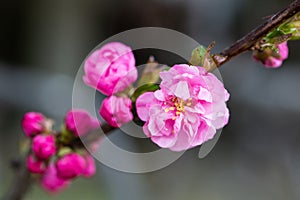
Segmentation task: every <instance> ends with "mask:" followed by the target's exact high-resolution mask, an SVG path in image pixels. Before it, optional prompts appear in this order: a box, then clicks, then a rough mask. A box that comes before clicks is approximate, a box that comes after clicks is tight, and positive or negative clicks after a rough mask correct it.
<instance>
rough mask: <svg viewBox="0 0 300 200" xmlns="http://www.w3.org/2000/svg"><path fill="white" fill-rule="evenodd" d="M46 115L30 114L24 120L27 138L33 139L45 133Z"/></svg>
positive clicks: (23, 124)
mask: <svg viewBox="0 0 300 200" xmlns="http://www.w3.org/2000/svg"><path fill="white" fill-rule="evenodd" d="M44 121H45V117H44V115H42V114H41V113H38V112H28V113H26V114H25V115H24V117H23V119H22V128H23V131H24V133H25V135H26V136H28V137H32V136H34V135H36V134H40V133H41V132H42V131H43V128H44V127H43V122H44Z"/></svg>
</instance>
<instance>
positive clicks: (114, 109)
mask: <svg viewBox="0 0 300 200" xmlns="http://www.w3.org/2000/svg"><path fill="white" fill-rule="evenodd" d="M131 104H132V103H131V100H130V99H129V98H127V97H117V96H111V97H108V98H105V99H104V100H103V102H102V105H101V107H100V110H99V113H100V115H101V116H102V117H103V119H104V120H105V121H106V122H107V123H108V124H109V125H111V126H113V127H120V126H122V125H123V124H125V123H127V122H129V121H131V120H132V119H133V115H132V113H131V106H132V105H131Z"/></svg>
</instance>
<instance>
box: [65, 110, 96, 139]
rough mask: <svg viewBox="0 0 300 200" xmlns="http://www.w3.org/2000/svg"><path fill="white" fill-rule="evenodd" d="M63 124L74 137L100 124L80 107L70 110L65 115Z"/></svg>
mask: <svg viewBox="0 0 300 200" xmlns="http://www.w3.org/2000/svg"><path fill="white" fill-rule="evenodd" d="M65 124H66V128H67V129H68V130H69V131H71V132H73V133H74V135H75V136H76V137H78V136H83V135H85V134H87V133H88V132H89V131H92V130H94V129H96V128H98V127H99V126H100V123H99V121H98V119H97V118H93V117H92V116H91V115H90V114H89V113H88V112H87V111H85V110H81V109H73V110H70V111H69V112H68V113H67V115H66V118H65Z"/></svg>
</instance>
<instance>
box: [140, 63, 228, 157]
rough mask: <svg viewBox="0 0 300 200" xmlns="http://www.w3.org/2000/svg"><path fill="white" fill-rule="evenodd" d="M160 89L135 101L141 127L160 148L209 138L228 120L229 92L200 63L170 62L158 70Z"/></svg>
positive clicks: (194, 143) (182, 146) (174, 147)
mask: <svg viewBox="0 0 300 200" xmlns="http://www.w3.org/2000/svg"><path fill="white" fill-rule="evenodd" d="M160 77H161V79H162V82H161V84H160V88H161V89H160V90H157V91H155V92H146V93H144V94H142V95H141V96H139V97H138V99H137V101H136V107H137V114H138V116H139V118H140V119H141V120H143V121H145V122H146V123H145V125H144V126H143V130H144V132H145V134H146V135H147V136H148V137H150V138H151V140H152V141H153V142H154V143H156V144H157V145H159V146H160V147H162V148H170V149H171V150H173V151H182V150H186V149H189V148H192V147H194V146H197V145H201V144H202V143H204V142H206V141H207V140H209V139H212V138H213V137H214V135H215V133H216V129H219V128H222V127H223V126H225V125H226V124H227V123H228V119H229V111H228V109H227V106H226V101H227V100H228V99H229V93H228V92H227V90H226V89H225V88H224V86H223V84H222V82H220V81H219V80H218V79H217V78H216V76H215V75H214V74H212V73H208V72H206V70H205V69H204V68H202V67H196V66H189V65H185V64H180V65H174V66H173V67H172V68H171V69H170V70H169V71H163V72H161V73H160Z"/></svg>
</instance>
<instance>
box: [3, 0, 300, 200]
mask: <svg viewBox="0 0 300 200" xmlns="http://www.w3.org/2000/svg"><path fill="white" fill-rule="evenodd" d="M299 11H300V0H296V1H294V2H292V3H291V4H290V5H289V6H288V7H287V8H285V9H283V10H282V11H280V12H278V13H276V14H274V15H273V16H272V17H271V18H269V19H268V20H267V21H266V22H264V23H263V24H261V25H260V26H258V27H257V28H255V29H254V30H252V31H251V32H249V33H248V34H247V35H246V36H244V37H243V38H241V39H240V40H238V41H236V42H235V43H233V44H232V45H231V46H230V47H229V48H227V49H225V50H223V51H222V52H221V53H219V54H214V55H212V56H211V57H209V52H210V49H211V48H212V46H213V45H211V46H210V47H209V48H207V49H205V50H203V49H201V48H200V49H197V50H199V52H201V51H202V50H203V51H202V53H203V54H202V55H203V57H201V58H199V56H198V57H197V55H198V54H197V51H195V55H196V56H195V57H192V58H195V59H191V61H190V63H191V64H193V65H195V66H199V65H198V64H194V63H199V61H200V62H202V64H203V67H204V68H206V70H207V71H212V70H213V69H214V68H215V67H219V66H221V65H223V64H224V63H226V62H228V61H229V60H230V59H232V58H233V57H235V56H236V55H238V54H241V53H243V52H245V51H247V50H268V51H269V52H271V53H272V55H274V57H275V58H277V59H279V58H280V59H285V56H282V55H283V54H282V52H287V50H282V49H284V48H281V47H280V46H278V47H276V46H275V45H277V43H278V41H281V40H282V39H283V41H281V42H284V41H286V40H287V39H290V38H291V37H292V35H291V34H290V33H284V34H283V36H281V35H280V34H279V36H278V35H276V34H277V33H276V34H273V35H272V34H271V36H270V37H269V39H270V40H272V39H273V46H270V44H269V43H265V44H263V42H266V41H265V37H266V36H267V35H269V34H270V33H271V32H272V31H274V29H276V28H277V27H279V26H280V25H282V24H283V23H285V22H287V21H288V20H289V19H291V18H292V17H293V16H294V15H295V14H296V13H298V12H299ZM274 35H275V36H274ZM295 36H297V37H299V35H295ZM281 37H282V38H281ZM274 38H275V39H274ZM278 38H279V39H278ZM275 40H276V42H274V41H275ZM267 42H268V41H267ZM268 45H269V46H268ZM257 46H258V47H257ZM274 46H275V47H274ZM108 47H109V48H108ZM265 47H267V48H269V49H267V48H266V49H263V48H265ZM105 48H108V49H110V48H112V49H116V51H115V52H113V53H114V54H120V55H114V54H113V53H112V54H111V57H110V58H106V57H104V58H103V59H108V61H110V60H109V59H112V60H113V59H115V58H114V56H116V57H118V59H117V61H118V62H120V63H121V64H122V66H123V67H124V69H123V68H121V69H120V68H118V67H116V66H118V65H116V66H114V65H113V64H112V66H110V67H111V68H113V70H112V71H114V72H115V71H116V70H121V71H120V72H118V73H115V74H114V77H113V78H114V79H111V77H110V76H108V77H102V78H103V79H101V80H103V82H104V83H105V84H102V85H101V84H98V79H94V77H95V76H89V75H88V74H89V73H91V74H92V75H93V73H94V71H95V70H97V68H96V69H95V66H94V64H95V63H94V60H95V59H94V58H93V59H90V60H89V59H88V60H87V65H86V66H85V70H86V72H87V75H86V76H85V77H84V78H83V79H84V82H85V83H86V84H87V85H89V86H91V87H94V88H95V89H97V90H98V91H100V92H102V93H103V94H105V95H107V96H109V97H108V98H106V99H105V100H104V101H103V104H102V107H101V109H100V111H99V112H100V115H101V116H102V117H103V118H104V119H105V120H106V121H107V122H108V124H109V125H108V124H102V125H101V129H102V130H103V132H104V133H105V134H108V133H110V132H111V131H112V130H114V129H115V128H118V127H120V126H121V125H122V124H125V123H127V122H129V121H130V120H132V119H133V115H132V113H131V110H132V109H131V101H133V102H136V106H137V107H138V108H139V111H137V112H138V113H137V114H138V115H139V117H140V119H141V120H142V121H144V122H146V123H145V124H146V125H145V129H144V130H146V131H148V132H147V135H148V136H151V134H152V133H151V131H152V129H151V130H150V129H147V125H148V124H149V118H150V117H151V116H150V114H149V113H148V107H149V106H153V104H155V105H156V104H157V105H158V106H157V107H159V108H161V105H164V106H166V108H165V109H164V111H163V112H162V114H163V115H162V116H159V117H165V115H168V117H169V116H172V118H170V120H168V123H166V125H165V128H166V129H165V130H166V131H167V132H166V133H168V135H170V137H171V136H172V134H173V135H174V133H175V132H174V131H177V132H180V131H181V130H180V127H177V126H176V125H178V124H175V122H176V120H177V118H180V117H181V116H182V113H183V112H185V111H184V109H185V107H187V108H190V106H191V105H193V104H197V105H198V104H199V102H207V104H205V105H208V104H214V105H215V106H216V107H218V108H220V105H221V108H222V109H221V111H222V112H223V111H224V113H223V114H224V116H222V117H221V118H214V119H210V120H211V122H212V123H210V124H213V127H210V126H208V125H207V124H206V125H207V126H206V127H203V125H202V126H201V129H203V130H204V129H205V131H207V132H209V133H210V134H211V136H212V137H213V135H214V133H215V129H219V128H221V127H223V126H224V125H226V123H227V121H228V117H229V113H228V112H227V108H226V104H225V102H226V101H227V100H228V98H229V94H228V93H227V91H226V90H225V89H224V88H223V85H222V84H221V83H219V82H218V80H217V79H216V78H215V77H214V76H213V75H211V74H207V73H206V71H203V70H202V69H201V68H198V67H188V66H187V65H177V66H176V67H173V68H172V70H169V71H168V72H167V71H165V72H161V71H162V69H158V68H156V65H155V66H154V67H152V68H151V66H150V68H149V69H151V70H152V71H153V70H154V71H157V72H161V73H160V74H161V75H162V77H163V78H162V79H163V83H164V84H161V85H160V90H159V91H158V92H157V93H156V94H157V95H158V96H154V95H153V92H152V91H157V90H158V89H159V87H158V86H157V85H153V84H152V85H151V84H150V85H147V84H146V85H144V86H143V88H142V89H143V91H139V90H138V89H137V90H136V91H135V92H134V93H133V95H131V97H129V96H128V97H127V96H126V94H123V93H122V92H123V91H126V88H127V87H128V84H131V83H133V82H134V81H135V80H136V79H137V71H136V68H135V60H134V55H133V54H132V53H131V49H130V48H129V47H126V46H124V45H122V44H120V43H111V44H109V45H108V46H106V47H105ZM105 48H104V49H105ZM266 52H267V51H266ZM274 52H275V53H274ZM102 53H103V52H102V50H101V49H100V50H98V51H96V52H94V54H95V55H96V56H95V57H97V58H98V54H99V55H102ZM260 53H261V52H260ZM94 54H93V55H94ZM277 54H281V55H280V56H281V57H280V56H279V57H278V55H277ZM93 55H92V56H93ZM262 55H263V56H265V55H267V54H258V56H261V57H260V59H262V60H263V59H265V58H264V57H262ZM99 58H101V59H102V57H101V56H100V57H99ZM106 61H107V60H106ZM115 61H116V60H114V62H108V63H115ZM120 63H118V64H120ZM211 63H213V64H211ZM279 63H280V64H281V60H279ZM273 66H274V65H273ZM114 67H116V68H114ZM200 69H201V70H202V71H201V70H200ZM101 70H102V69H101ZM122 70H125V71H122ZM126 70H128V71H126ZM151 70H150V71H151ZM199 70H200V71H199ZM183 71H184V72H185V73H189V75H190V76H191V77H194V78H193V80H194V82H193V84H194V85H192V86H193V87H195V88H201V91H198V93H199V94H198V95H197V98H194V96H193V98H194V99H193V98H192V97H191V98H187V99H185V97H186V96H187V95H189V94H188V93H184V91H187V90H188V89H189V88H188V85H187V84H185V81H186V80H185V79H184V80H182V81H181V82H180V83H181V84H179V83H177V82H174V83H173V82H172V81H173V80H172V77H173V76H175V75H176V76H180V74H181V73H182V72H183ZM126 72H128V73H129V72H131V73H129V75H128V76H127V77H126V81H125V82H121V84H120V85H119V86H118V87H116V88H115V85H116V83H117V82H118V80H120V79H122V78H124V77H123V76H124V74H126ZM196 72H197V73H198V72H199V73H198V74H197V75H195V73H196ZM101 74H106V73H101ZM118 75H119V77H118ZM199 76H201V77H204V78H205V79H207V80H209V81H211V83H212V84H214V85H218V87H219V89H218V91H221V93H222V99H218V98H219V96H218V98H215V96H213V93H211V91H209V90H210V89H211V88H204V87H198V86H199V85H197V84H199V83H200V82H201V80H202V79H199V80H198V79H197V80H198V82H197V81H195V80H196V78H198V77H199ZM152 78H153V77H152ZM152 78H151V80H152ZM157 78H158V76H157V77H154V78H153V79H155V80H156V79H157ZM114 81H116V82H114ZM147 82H149V80H147V81H146V83H147ZM154 82H155V81H154ZM191 82H192V81H191ZM109 84H111V85H109ZM191 84H192V83H191ZM191 84H190V85H191ZM173 85H177V86H178V88H180V89H182V91H183V93H180V92H179V93H177V90H176V91H175V93H174V94H173V96H172V98H169V96H164V95H165V93H167V92H170V91H169V88H171V87H172V86H173ZM204 85H205V84H202V86H204ZM102 86H103V87H102ZM214 88H215V87H214ZM140 89H141V88H140ZM145 89H147V91H148V92H147V93H144V94H142V93H143V92H145V91H144V90H145ZM149 91H151V92H152V93H151V92H149ZM180 91H181V90H180ZM168 94H169V93H168ZM138 97H139V99H137V98H138ZM216 100H218V101H216ZM148 104H149V106H148ZM150 104H151V105H150ZM112 105H114V106H112ZM115 105H117V106H115ZM155 105H154V106H155ZM147 106H148V107H147ZM201 106H202V105H201ZM133 110H134V109H133ZM115 113H118V116H117V115H115ZM219 113H220V112H219ZM79 114H80V113H79ZM81 114H82V113H81ZM81 114H80V115H81ZM71 117H72V116H71ZM188 117H190V118H189V120H191V121H193V120H194V123H198V124H199V123H200V121H197V119H200V118H198V117H199V116H198V115H197V117H196V118H193V116H188ZM40 118H41V119H39V120H42V117H40ZM35 120H38V119H35ZM72 120H74V119H73V118H72ZM158 120H160V118H159V119H158ZM195 120H196V121H195ZM30 123H32V122H30ZM67 123H68V120H67V122H66V125H68V124H67ZM79 124H80V123H79ZM201 124H204V125H205V122H204V121H203V122H201ZM38 125H39V124H38ZM172 127H175V128H176V127H177V129H178V130H177V129H176V130H175V129H171V128H172ZM199 127H200V125H199V126H198V125H197V126H191V127H188V129H187V130H192V131H194V132H196V133H200V132H199V129H200V128H199ZM27 128H28V127H27ZM29 128H30V129H28V132H26V131H25V134H26V135H27V137H29V138H31V139H33V153H34V155H33V154H32V152H31V151H28V153H27V154H26V156H25V157H27V158H29V159H27V166H26V161H25V157H24V158H20V159H19V160H18V161H16V162H15V163H14V167H15V169H16V173H15V174H16V176H15V179H14V180H13V182H12V185H11V186H10V188H9V190H8V192H7V194H6V195H5V196H4V198H3V200H21V199H22V198H23V197H24V195H25V194H26V192H27V191H28V189H29V187H30V185H31V183H32V182H33V179H32V176H31V174H30V172H29V170H31V172H32V173H34V172H35V173H40V174H43V173H44V171H45V170H46V169H44V168H45V165H46V164H49V163H47V162H48V161H49V160H50V159H51V157H53V156H56V152H55V151H56V149H52V150H51V152H46V151H41V149H42V148H41V147H43V146H44V145H45V144H46V145H50V146H51V147H53V148H56V147H57V143H58V144H60V146H62V147H65V146H67V147H72V148H76V145H77V143H76V142H78V141H79V140H74V141H75V144H73V143H72V142H70V141H69V140H70V137H71V140H72V139H74V138H76V137H78V136H79V135H80V134H81V132H77V131H76V129H77V128H78V127H76V126H73V125H72V126H69V127H65V128H66V129H68V130H67V131H62V132H61V133H60V134H57V135H56V134H55V133H52V132H51V133H48V135H43V134H42V130H37V129H38V128H39V126H37V127H36V126H34V127H29ZM81 128H83V129H85V126H82V127H81ZM73 129H74V130H73ZM37 131H39V133H38V134H41V135H38V134H37ZM70 131H71V132H73V134H74V135H72V136H70V135H69V134H70ZM81 131H82V130H81ZM168 131H172V132H171V133H172V134H171V133H169V132H168ZM64 134H65V135H64ZM145 134H146V133H145ZM36 135H38V136H36ZM162 135H163V134H162ZM155 136H156V135H155ZM181 137H183V136H182V135H181ZM51 138H54V139H56V140H57V139H58V142H57V143H56V144H55V142H54V141H52V139H51ZM50 139H51V140H50ZM88 139H89V141H93V140H94V139H95V137H94V135H91V136H90V137H89V138H88ZM152 139H153V141H154V142H156V143H157V144H159V146H161V147H169V145H170V141H169V140H168V139H170V138H164V137H162V138H158V137H157V136H156V137H153V138H152ZM165 139H167V140H165ZM171 139H172V138H171ZM175 139H176V138H175ZM183 139H184V138H183ZM198 139H199V141H198V143H193V144H188V143H187V144H186V145H184V146H182V145H181V144H180V143H178V144H179V145H177V146H176V143H174V145H173V146H172V147H171V148H170V149H172V150H175V151H181V150H185V149H188V148H191V147H193V146H196V145H200V144H202V143H203V142H205V141H207V140H206V139H203V138H202V139H201V138H200V137H199V138H198ZM172 142H173V141H172ZM175 142H176V141H175ZM60 146H59V145H58V148H60ZM79 146H80V144H79ZM42 150H43V149H42ZM71 150H74V149H71ZM64 151H65V149H64ZM64 151H61V152H59V151H58V152H57V155H58V157H59V159H58V162H57V163H56V164H57V166H56V167H57V169H55V170H58V171H59V172H61V174H60V176H61V177H62V175H64V176H66V174H63V173H62V172H69V169H67V168H66V166H64V165H60V163H59V160H61V159H64V160H63V162H68V164H69V163H73V162H69V161H73V160H74V159H75V158H76V162H77V163H78V166H79V165H80V164H82V163H83V164H86V163H85V162H86V161H87V159H85V160H84V158H82V157H80V155H79V154H76V153H72V154H70V153H69V154H64V153H66V152H64ZM74 151H75V150H74ZM61 154H63V155H61ZM75 154H76V155H75ZM30 156H31V157H30ZM60 156H61V157H60ZM63 156H65V157H63ZM52 164H53V163H52ZM70 165H71V164H70ZM86 165H87V164H86ZM68 166H69V165H68ZM27 168H28V169H29V170H28V169H27ZM52 168H53V165H48V170H49V169H50V171H51V169H52ZM76 170H77V169H76ZM76 170H75V171H74V173H75V172H76V173H75V174H71V175H72V176H71V175H70V174H67V175H68V177H62V178H66V179H68V180H67V182H64V183H62V182H61V183H60V185H59V184H58V186H59V187H60V186H64V185H63V184H67V183H69V182H68V181H70V180H71V179H72V178H74V177H76V176H78V175H82V174H80V173H81V172H79V173H77V171H76ZM46 175H47V173H46ZM48 175H49V174H48ZM73 175H74V176H73ZM56 181H57V180H56ZM59 181H61V180H59ZM48 186H49V185H48ZM52 189H53V188H52Z"/></svg>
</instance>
